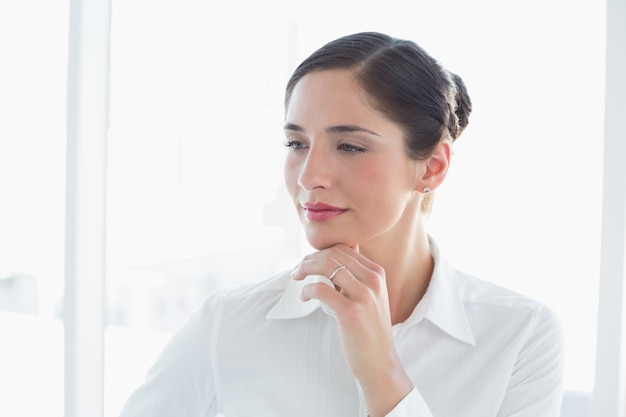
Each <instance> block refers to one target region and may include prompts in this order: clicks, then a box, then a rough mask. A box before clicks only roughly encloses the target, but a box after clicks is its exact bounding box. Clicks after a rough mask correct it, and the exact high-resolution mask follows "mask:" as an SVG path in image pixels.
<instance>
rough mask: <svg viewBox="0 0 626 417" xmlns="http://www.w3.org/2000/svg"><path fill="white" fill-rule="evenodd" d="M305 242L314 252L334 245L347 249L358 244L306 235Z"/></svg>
mask: <svg viewBox="0 0 626 417" xmlns="http://www.w3.org/2000/svg"><path fill="white" fill-rule="evenodd" d="M307 241H308V242H309V245H311V247H312V248H313V249H315V250H322V249H326V248H330V247H331V246H335V245H339V244H342V245H345V246H348V247H355V246H357V245H358V242H352V241H351V240H349V239H345V238H344V239H340V238H338V237H336V236H311V235H307Z"/></svg>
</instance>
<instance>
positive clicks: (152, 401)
mask: <svg viewBox="0 0 626 417" xmlns="http://www.w3.org/2000/svg"><path fill="white" fill-rule="evenodd" d="M215 305H216V301H215V297H210V298H209V299H207V301H206V302H205V303H204V305H203V306H202V308H201V309H199V310H198V311H196V312H195V313H194V314H193V315H192V316H191V317H190V319H189V320H188V321H187V322H186V323H185V324H184V325H183V326H182V327H181V328H180V329H179V330H178V331H177V332H176V333H175V334H174V335H173V337H172V339H171V340H170V341H169V342H168V343H167V344H166V346H165V348H164V349H163V351H162V352H161V354H160V355H159V357H158V359H157V360H156V362H155V363H154V364H153V365H152V366H151V368H150V369H149V371H148V372H147V374H146V379H145V381H144V382H143V384H142V385H141V386H140V387H139V388H137V389H136V390H135V391H134V392H133V393H132V394H131V396H130V397H129V398H128V400H127V402H126V404H125V405H124V408H123V409H122V412H121V414H120V417H172V416H176V417H196V416H198V417H199V416H202V417H207V416H208V417H210V416H215V415H216V414H217V411H216V406H215V388H214V384H213V377H212V373H211V361H210V348H211V346H210V344H211V331H212V330H211V329H212V324H213V323H212V321H213V320H212V317H213V316H214V313H213V312H214V311H215Z"/></svg>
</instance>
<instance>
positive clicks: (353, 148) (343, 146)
mask: <svg viewBox="0 0 626 417" xmlns="http://www.w3.org/2000/svg"><path fill="white" fill-rule="evenodd" d="M337 149H339V150H341V151H344V152H348V153H357V152H365V151H366V149H365V148H362V147H360V146H356V145H351V144H349V143H341V144H339V146H337Z"/></svg>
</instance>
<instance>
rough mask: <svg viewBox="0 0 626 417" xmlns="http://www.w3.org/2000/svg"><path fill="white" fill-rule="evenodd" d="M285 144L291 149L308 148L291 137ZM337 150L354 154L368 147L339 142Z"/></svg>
mask: <svg viewBox="0 0 626 417" xmlns="http://www.w3.org/2000/svg"><path fill="white" fill-rule="evenodd" d="M283 145H284V146H285V147H287V148H289V149H291V150H292V151H294V152H295V151H298V150H301V149H306V148H308V146H307V145H306V144H304V143H302V142H300V141H297V140H294V139H290V140H288V141H286V142H284V143H283ZM337 150H339V151H342V152H345V153H348V154H353V153H364V152H366V151H367V149H365V148H363V147H361V146H357V145H353V144H350V143H339V144H338V145H337Z"/></svg>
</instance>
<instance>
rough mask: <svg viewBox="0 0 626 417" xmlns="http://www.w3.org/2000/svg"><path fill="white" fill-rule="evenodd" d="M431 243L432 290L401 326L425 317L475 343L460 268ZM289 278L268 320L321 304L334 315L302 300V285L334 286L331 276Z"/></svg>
mask: <svg viewBox="0 0 626 417" xmlns="http://www.w3.org/2000/svg"><path fill="white" fill-rule="evenodd" d="M430 247H431V252H432V255H433V259H434V263H435V268H434V270H433V275H432V277H431V280H430V283H429V285H428V290H427V291H426V294H424V297H423V298H422V300H420V302H419V303H418V305H417V306H416V307H415V310H414V311H413V313H412V314H411V316H410V317H409V318H408V319H407V320H406V321H405V322H403V323H400V324H398V325H397V327H409V326H413V325H415V324H417V323H419V322H420V321H421V320H422V319H423V318H425V319H427V320H429V321H430V322H432V323H433V324H435V325H436V326H437V327H439V328H440V329H441V330H442V331H444V332H446V333H447V334H448V335H450V336H451V337H453V338H455V339H458V340H460V341H462V342H465V343H468V344H471V345H475V339H474V335H473V333H472V329H471V327H470V325H469V321H468V319H467V314H466V312H465V307H464V301H463V297H462V296H461V292H460V288H459V286H458V284H457V279H458V278H457V274H458V271H456V270H455V269H454V268H452V267H451V266H450V265H449V264H448V262H447V260H446V259H445V258H444V257H443V256H442V255H441V254H440V252H439V248H438V246H437V244H436V243H435V242H434V240H433V239H430ZM285 279H287V280H288V283H287V285H286V288H285V291H284V293H283V294H282V296H281V297H280V299H279V300H278V302H277V303H276V304H275V305H274V307H272V309H271V310H270V311H269V312H268V313H267V315H266V316H265V318H266V319H267V320H277V319H298V318H301V317H305V316H308V315H309V314H311V313H313V312H314V311H315V310H317V309H318V308H320V307H322V308H323V310H324V311H325V312H326V313H327V314H330V315H332V312H330V311H329V310H327V309H326V308H324V306H323V305H322V303H320V302H319V301H318V300H309V301H302V300H301V299H300V294H301V293H302V288H303V287H304V286H305V285H307V284H309V283H312V282H323V283H324V284H327V285H331V286H332V283H331V282H330V280H328V278H326V277H324V276H318V275H313V276H309V277H307V278H306V279H304V280H302V281H294V280H292V279H291V278H290V276H289V274H285Z"/></svg>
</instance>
